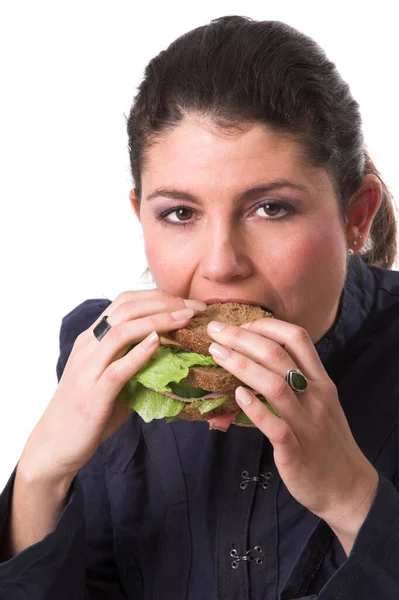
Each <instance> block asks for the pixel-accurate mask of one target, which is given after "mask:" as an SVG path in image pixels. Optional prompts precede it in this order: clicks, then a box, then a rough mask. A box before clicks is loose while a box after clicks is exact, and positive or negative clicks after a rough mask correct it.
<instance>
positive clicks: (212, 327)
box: [208, 321, 226, 333]
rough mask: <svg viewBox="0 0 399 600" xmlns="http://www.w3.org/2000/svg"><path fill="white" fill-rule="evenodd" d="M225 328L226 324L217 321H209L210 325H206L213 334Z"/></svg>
mask: <svg viewBox="0 0 399 600" xmlns="http://www.w3.org/2000/svg"><path fill="white" fill-rule="evenodd" d="M225 327H226V323H220V322H219V321H211V322H210V323H208V330H209V331H212V332H213V333H218V332H219V331H222V329H224V328H225Z"/></svg>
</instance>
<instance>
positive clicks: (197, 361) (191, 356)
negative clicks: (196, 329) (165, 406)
mask: <svg viewBox="0 0 399 600" xmlns="http://www.w3.org/2000/svg"><path fill="white" fill-rule="evenodd" d="M194 366H206V367H218V365H217V364H216V363H215V361H214V360H213V358H212V357H211V356H203V355H202V354H197V353H195V352H186V351H184V350H176V349H173V348H168V347H163V346H161V347H160V348H158V349H157V350H156V352H155V353H154V354H153V355H152V357H151V358H150V359H149V360H148V361H147V363H146V364H145V365H144V366H143V367H141V369H140V370H139V371H137V373H136V374H135V375H133V377H132V378H131V380H133V381H138V382H139V383H141V384H142V385H143V386H145V387H146V388H151V389H153V390H156V391H157V392H171V391H172V389H171V387H170V386H169V385H168V384H169V383H171V382H173V383H179V382H180V381H181V380H182V379H184V378H185V377H187V375H188V371H189V368H190V367H194ZM131 380H130V381H131Z"/></svg>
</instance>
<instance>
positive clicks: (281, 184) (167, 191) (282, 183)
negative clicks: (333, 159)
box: [147, 179, 308, 204]
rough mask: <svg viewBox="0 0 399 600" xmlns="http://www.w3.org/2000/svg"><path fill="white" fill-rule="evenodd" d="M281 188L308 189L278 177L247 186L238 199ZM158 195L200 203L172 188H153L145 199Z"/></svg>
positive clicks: (191, 196) (193, 197) (198, 200)
mask: <svg viewBox="0 0 399 600" xmlns="http://www.w3.org/2000/svg"><path fill="white" fill-rule="evenodd" d="M282 188H291V189H294V190H300V191H302V192H307V191H308V189H307V188H306V187H304V186H302V185H299V184H297V183H293V182H292V181H287V180H285V179H279V180H278V181H270V182H269V183H261V184H260V185H257V186H255V187H252V188H249V189H248V190H245V192H244V193H243V194H241V196H240V199H241V200H246V199H247V198H250V197H252V196H255V195H257V194H261V193H265V192H272V191H275V190H280V189H282ZM158 196H162V197H164V198H172V199H179V200H187V201H189V202H193V203H194V204H200V203H201V201H200V199H199V198H197V197H196V196H194V195H193V194H190V193H189V192H185V191H183V190H177V189H174V188H158V189H156V190H154V191H153V192H151V194H149V195H148V196H147V200H152V199H153V198H156V197H158Z"/></svg>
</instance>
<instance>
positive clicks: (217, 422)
mask: <svg viewBox="0 0 399 600" xmlns="http://www.w3.org/2000/svg"><path fill="white" fill-rule="evenodd" d="M239 412H240V409H238V410H236V411H234V412H232V413H227V414H224V415H216V417H212V419H209V421H208V423H209V430H211V429H218V430H219V431H224V432H226V431H227V430H228V428H229V427H230V425H231V424H232V422H233V421H234V419H235V418H236V416H237V415H238V413H239Z"/></svg>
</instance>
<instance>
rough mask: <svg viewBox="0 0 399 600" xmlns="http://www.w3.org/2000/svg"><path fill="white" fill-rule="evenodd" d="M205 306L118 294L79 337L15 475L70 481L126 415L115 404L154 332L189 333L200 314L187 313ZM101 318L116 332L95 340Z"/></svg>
mask: <svg viewBox="0 0 399 600" xmlns="http://www.w3.org/2000/svg"><path fill="white" fill-rule="evenodd" d="M201 304H202V303H198V305H196V303H195V301H194V302H193V301H191V300H190V301H185V300H183V299H182V298H178V297H175V296H172V295H171V294H169V293H167V292H164V291H161V290H150V291H133V292H124V293H122V294H120V295H119V296H118V297H117V298H116V300H114V302H112V303H111V304H110V305H109V306H108V307H107V309H106V310H105V311H104V313H102V314H101V315H100V317H99V318H98V319H97V321H96V322H95V323H93V324H92V325H91V326H90V327H89V328H88V329H87V330H86V331H83V332H82V333H81V334H80V335H79V336H78V337H77V338H76V341H75V343H74V346H73V348H72V352H71V354H70V356H69V359H68V362H67V364H66V366H65V370H64V372H63V375H62V377H61V379H60V382H59V385H58V388H57V390H56V392H55V394H54V397H53V398H52V400H51V402H50V403H49V405H48V407H47V408H46V410H45V412H44V414H43V415H42V417H41V418H40V420H39V422H38V423H37V425H36V427H35V428H34V430H33V431H32V433H31V435H30V436H29V438H28V441H27V443H26V445H25V447H24V450H23V453H22V456H21V459H20V461H19V465H18V469H22V471H23V473H24V475H25V478H26V479H30V480H34V481H41V482H44V481H56V480H61V479H67V478H69V479H71V480H72V479H73V477H74V475H75V474H76V473H77V471H78V470H79V469H80V468H81V467H82V466H83V465H84V464H85V463H86V462H87V461H88V460H89V459H90V458H91V456H92V455H93V454H94V452H95V451H96V450H97V448H98V446H99V445H100V443H101V442H102V441H104V440H105V439H107V438H109V437H110V436H111V435H113V433H115V431H116V430H117V429H119V427H120V426H121V425H122V424H123V423H124V422H125V421H126V419H127V418H128V417H129V415H130V413H131V409H129V408H128V407H127V406H125V405H124V404H122V403H120V402H115V399H116V397H117V396H118V394H119V392H120V391H121V389H122V388H123V386H124V385H125V383H126V381H128V379H130V378H131V377H132V376H133V375H134V374H135V373H136V372H137V371H138V370H139V369H140V367H142V366H143V365H144V363H146V362H147V361H148V359H149V358H150V357H151V356H152V355H153V354H154V352H155V351H156V349H157V348H158V346H159V338H158V336H157V335H155V336H153V339H152V338H151V337H150V334H151V333H152V332H159V333H165V332H167V331H172V330H173V329H177V328H179V327H185V326H186V325H187V324H188V322H189V320H190V318H191V317H192V316H193V315H194V314H195V312H194V310H191V308H190V307H192V306H193V305H194V306H201ZM188 307H189V308H188ZM204 308H205V305H204ZM182 309H184V310H183V312H182V313H180V314H179V313H178V314H177V315H176V314H175V316H173V313H174V311H179V310H180V311H181V310H182ZM171 313H172V314H171ZM104 315H108V316H109V319H108V322H109V324H110V325H111V330H110V331H109V332H107V334H106V335H105V336H104V337H103V338H102V339H101V341H98V340H97V339H96V337H95V336H94V334H93V329H94V327H95V326H96V325H97V324H98V323H99V322H100V321H101V319H102V317H103V316H104ZM144 338H145V339H144ZM137 342H140V343H138V344H137V345H135V347H134V348H133V349H130V351H128V350H129V347H130V346H131V345H132V344H134V343H137Z"/></svg>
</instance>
